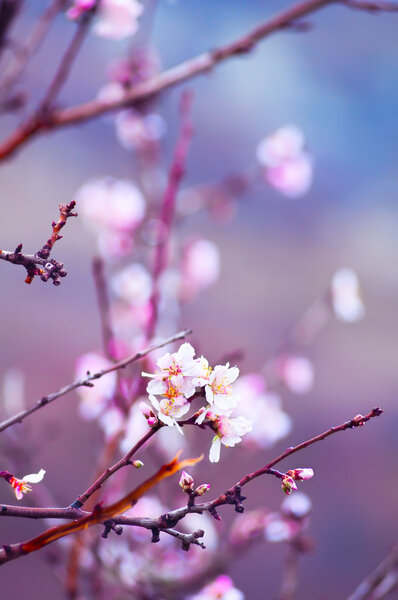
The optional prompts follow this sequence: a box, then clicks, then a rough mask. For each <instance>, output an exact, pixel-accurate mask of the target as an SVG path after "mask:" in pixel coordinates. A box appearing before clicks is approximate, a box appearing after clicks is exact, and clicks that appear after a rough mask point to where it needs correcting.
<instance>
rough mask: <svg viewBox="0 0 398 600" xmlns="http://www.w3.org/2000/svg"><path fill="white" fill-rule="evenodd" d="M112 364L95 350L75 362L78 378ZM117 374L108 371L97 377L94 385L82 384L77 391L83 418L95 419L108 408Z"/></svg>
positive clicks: (114, 389) (114, 388)
mask: <svg viewBox="0 0 398 600" xmlns="http://www.w3.org/2000/svg"><path fill="white" fill-rule="evenodd" d="M110 366H111V363H110V362H109V361H108V360H107V359H106V358H105V357H104V356H102V355H100V354H97V353H95V352H90V353H88V354H83V355H82V356H80V357H79V358H78V359H77V361H76V364H75V376H76V378H78V379H80V378H85V377H86V376H87V373H88V372H90V373H96V372H97V371H101V370H102V369H106V368H108V367H110ZM116 382H117V375H116V373H115V372H112V373H108V374H107V375H104V377H101V378H100V379H97V380H96V381H95V382H94V386H93V387H86V386H82V387H79V388H77V390H76V393H77V394H78V396H79V397H80V405H79V412H80V414H81V416H82V417H83V419H95V418H96V417H98V416H99V415H100V413H101V412H102V411H103V410H104V409H105V408H106V405H107V404H108V401H109V400H110V399H111V398H112V397H113V395H114V393H115V391H116Z"/></svg>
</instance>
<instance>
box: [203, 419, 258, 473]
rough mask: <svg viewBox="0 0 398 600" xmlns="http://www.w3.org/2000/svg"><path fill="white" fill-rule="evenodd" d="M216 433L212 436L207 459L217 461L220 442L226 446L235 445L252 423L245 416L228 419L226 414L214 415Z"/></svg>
mask: <svg viewBox="0 0 398 600" xmlns="http://www.w3.org/2000/svg"><path fill="white" fill-rule="evenodd" d="M211 420H212V421H213V427H214V429H215V430H216V435H215V436H214V438H213V441H212V444H211V447H210V453H209V460H210V462H218V461H219V460H220V451H221V444H224V446H226V447H230V446H232V447H233V446H235V445H236V444H238V443H239V442H241V441H242V436H244V435H245V434H246V433H248V432H249V431H250V430H251V428H252V423H251V422H250V421H249V420H248V419H245V417H237V418H235V419H230V418H229V417H228V416H227V415H220V416H214V417H213V418H212V419H211Z"/></svg>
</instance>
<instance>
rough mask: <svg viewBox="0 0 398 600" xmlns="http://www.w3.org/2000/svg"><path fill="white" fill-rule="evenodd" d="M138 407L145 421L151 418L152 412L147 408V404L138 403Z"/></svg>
mask: <svg viewBox="0 0 398 600" xmlns="http://www.w3.org/2000/svg"><path fill="white" fill-rule="evenodd" d="M139 407H140V411H141V412H142V414H143V415H144V417H145V418H146V419H149V417H150V416H151V415H152V416H153V412H152V411H151V409H150V408H149V406H148V405H147V404H145V402H140V403H139Z"/></svg>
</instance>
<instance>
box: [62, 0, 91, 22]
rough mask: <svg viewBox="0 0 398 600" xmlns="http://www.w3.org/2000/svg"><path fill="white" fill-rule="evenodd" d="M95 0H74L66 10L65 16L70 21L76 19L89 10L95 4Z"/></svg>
mask: <svg viewBox="0 0 398 600" xmlns="http://www.w3.org/2000/svg"><path fill="white" fill-rule="evenodd" d="M95 3H96V0H74V2H73V4H72V6H71V7H70V8H69V9H68V10H67V11H66V16H67V17H68V19H71V21H76V20H77V19H79V18H80V17H81V16H82V15H84V13H86V12H89V11H90V10H92V9H93V8H94V6H95Z"/></svg>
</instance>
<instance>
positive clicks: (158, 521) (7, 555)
mask: <svg viewBox="0 0 398 600" xmlns="http://www.w3.org/2000/svg"><path fill="white" fill-rule="evenodd" d="M382 412H383V411H382V410H381V409H380V408H374V409H372V410H371V411H370V412H369V413H368V414H367V415H365V416H361V415H357V416H356V417H354V418H353V419H351V420H350V421H346V422H345V423H342V424H341V425H339V426H338V427H331V428H330V429H328V430H327V431H325V432H324V433H321V434H319V435H317V436H315V437H313V438H310V439H309V440H306V441H305V442H302V443H301V444H298V445H297V446H294V447H291V448H288V449H287V450H286V451H285V452H283V453H282V454H280V455H279V456H278V457H276V458H275V459H273V460H272V461H271V462H269V463H268V464H267V465H265V466H264V467H262V468H261V469H258V470H257V471H254V472H253V473H249V474H248V475H245V476H244V477H242V478H241V479H240V480H239V481H238V482H237V483H236V484H235V485H233V486H232V487H230V488H229V489H228V490H227V491H226V492H224V493H223V494H220V495H219V496H218V497H217V498H215V499H214V500H212V501H210V502H206V503H203V504H194V503H193V502H188V504H187V506H184V507H182V508H178V509H176V510H173V511H170V512H168V513H165V514H163V515H160V516H159V517H157V518H151V519H150V518H145V517H124V516H120V514H119V513H118V512H117V510H116V509H115V506H116V504H115V505H112V509H111V510H108V509H109V507H107V510H106V511H105V510H104V511H103V512H101V513H99V512H98V510H99V509H98V508H97V509H94V511H93V512H87V511H81V510H79V506H81V504H79V502H78V501H76V502H74V503H73V504H72V506H70V507H69V508H32V507H18V506H2V507H1V508H0V516H1V515H3V516H10V517H25V518H31V519H43V518H55V519H69V520H74V521H75V523H74V524H73V525H72V526H70V527H69V528H68V527H67V526H61V527H64V528H65V529H60V528H54V529H55V530H57V531H62V532H67V533H63V535H67V534H69V533H74V532H75V531H78V530H81V529H83V528H84V524H85V523H90V524H94V523H100V522H104V520H105V518H106V519H107V520H108V523H107V526H108V532H109V531H110V529H111V528H112V527H113V526H115V525H131V526H137V527H145V528H146V529H150V530H152V532H153V538H152V541H157V539H158V535H159V532H160V531H166V530H170V529H172V528H174V527H175V526H176V525H177V524H178V522H179V521H181V519H183V518H184V517H185V516H186V515H187V514H188V513H198V514H203V513H204V512H209V513H210V514H211V515H212V516H213V517H214V518H215V519H217V520H220V519H221V517H220V516H219V514H218V512H217V508H218V507H219V506H223V505H226V504H230V505H233V506H234V507H235V511H237V512H243V510H244V507H243V504H242V503H243V501H244V500H245V497H244V496H242V494H241V491H242V487H243V486H244V485H246V484H247V483H249V481H252V480H253V479H255V478H257V477H260V476H261V475H265V474H270V475H274V476H276V477H278V478H281V477H283V475H284V474H283V473H280V472H279V471H276V470H275V469H273V468H272V467H273V466H274V465H276V464H277V463H278V462H280V461H282V460H284V459H285V458H287V457H288V456H291V455H292V454H294V453H296V452H298V451H299V450H302V449H303V448H307V447H308V446H311V445H312V444H315V443H317V442H319V441H321V440H324V439H325V438H327V437H328V436H330V435H333V434H335V433H337V432H339V431H345V430H346V429H356V428H357V427H362V426H363V425H364V424H365V423H366V422H367V421H369V420H370V419H372V418H373V417H377V416H379V415H381V414H382ZM191 424H193V422H192V420H190V419H188V420H187V421H180V425H181V426H184V425H191ZM155 431H156V429H153V430H150V431H149V432H148V433H147V434H146V435H145V436H144V437H143V438H142V439H141V440H140V441H139V442H138V443H137V444H136V445H135V446H134V448H132V449H131V451H130V452H129V453H128V455H129V456H130V458H131V457H132V456H133V454H134V452H135V451H136V450H137V449H138V448H140V447H141V446H142V445H143V444H144V443H145V441H147V440H148V439H149V438H150V437H151V436H152V435H153V434H154V432H155ZM126 456H127V455H126ZM125 458H126V457H123V459H121V461H119V463H122V462H124V461H125ZM119 463H116V465H114V467H111V468H110V469H109V470H108V471H109V472H111V473H110V474H113V473H114V472H116V470H117V469H116V468H115V467H116V466H117V465H118V464H119ZM126 464H127V463H126ZM121 466H122V465H121ZM118 468H120V467H118ZM109 476H110V475H108V474H107V472H104V474H103V478H102V482H103V481H105V480H106V479H107V478H108V477H109ZM152 480H153V478H151V479H150V481H152ZM148 481H149V480H148ZM145 483H147V482H145ZM99 484H100V485H101V482H99ZM143 485H145V484H143ZM95 486H96V489H98V487H99V485H97V482H95V483H94V484H93V486H91V487H92V488H94V487H95ZM90 489H91V488H89V490H88V491H87V492H86V493H85V494H87V493H88V492H90ZM90 493H92V492H90ZM85 494H84V495H83V496H80V498H82V499H83V500H84V496H85ZM127 497H128V498H129V499H130V500H131V498H130V497H131V494H129V495H128V496H126V497H125V498H124V499H123V501H120V503H119V504H120V506H122V505H123V506H122V507H124V506H125V504H126V502H125V500H126V498H127ZM96 510H97V513H95V511H96ZM123 510H126V508H124V509H123ZM110 513H113V514H112V516H109V514H110ZM93 515H94V516H93ZM82 524H83V525H82ZM49 531H50V532H51V531H52V530H49ZM167 533H169V531H167ZM171 535H173V534H171ZM48 537H49V532H45V533H44V534H42V536H39V537H38V538H35V540H37V539H39V540H40V543H41V542H42V541H43V540H45V541H46V543H48V541H47V540H48ZM50 537H51V536H50ZM58 537H60V536H58ZM54 539H58V538H54ZM50 541H53V538H51V540H50ZM29 543H30V542H28V543H25V544H13V545H12V546H5V547H3V550H0V564H2V563H4V562H7V561H9V560H12V559H13V558H17V557H19V556H22V555H23V554H25V553H26V552H27V551H32V550H27V548H30V547H32V545H31V546H29V545H28V546H27V545H26V544H29ZM40 543H37V542H36V541H35V543H34V544H33V546H34V548H33V549H34V550H37V549H39V547H42V545H40ZM43 545H44V544H43Z"/></svg>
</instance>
